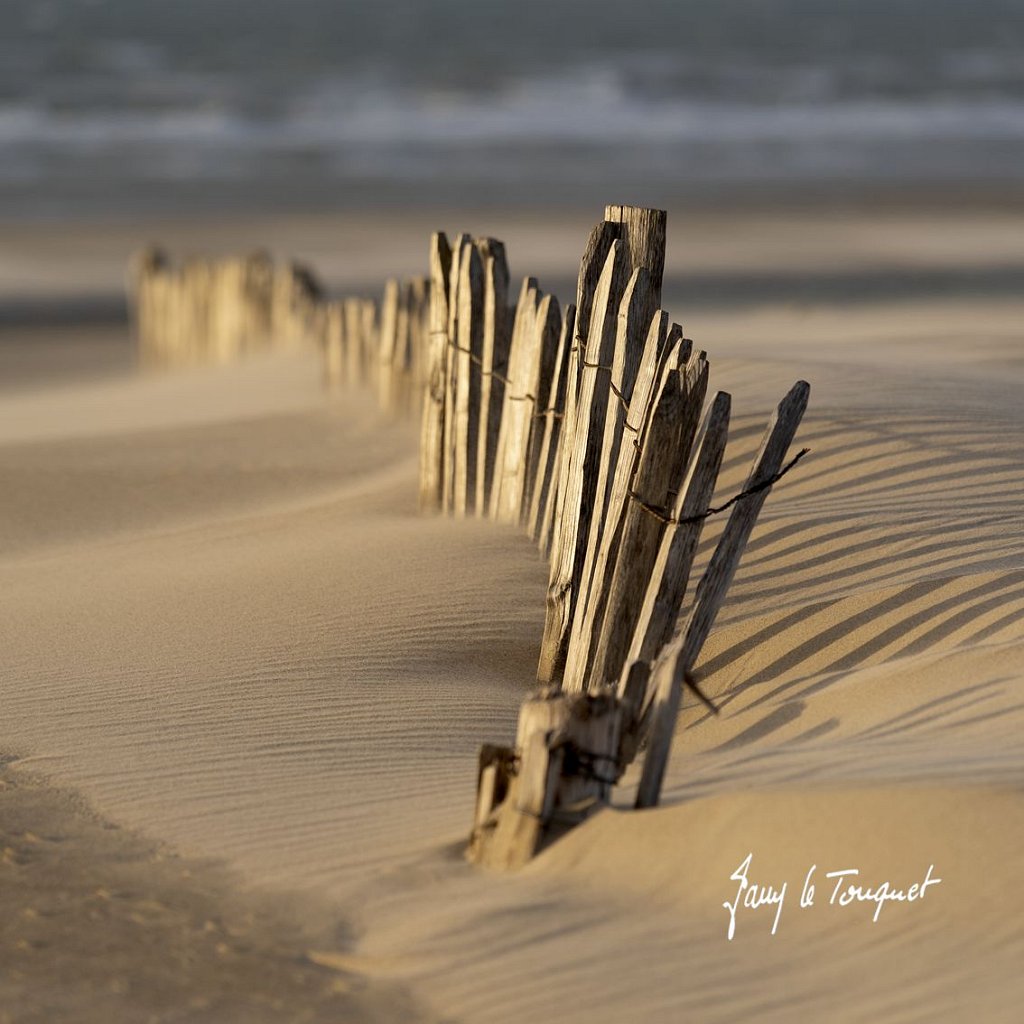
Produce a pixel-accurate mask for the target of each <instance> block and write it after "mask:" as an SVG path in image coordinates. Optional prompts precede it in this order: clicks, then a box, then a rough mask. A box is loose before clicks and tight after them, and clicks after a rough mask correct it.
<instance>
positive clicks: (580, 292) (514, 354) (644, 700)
mask: <svg viewBox="0 0 1024 1024" xmlns="http://www.w3.org/2000/svg"><path fill="white" fill-rule="evenodd" d="M665 232H666V216H665V213H664V211H661V210H648V209H640V208H637V207H630V206H609V207H607V208H606V209H605V214H604V219H603V220H602V221H601V222H600V223H598V224H597V225H596V226H595V227H594V229H593V230H592V231H591V233H590V236H589V238H588V239H587V242H586V245H585V247H584V251H583V258H582V260H581V262H580V268H579V276H578V279H577V289H576V297H575V298H576V301H575V303H574V304H572V305H568V306H566V307H565V309H564V311H563V309H562V307H561V306H560V305H559V302H558V300H557V299H556V298H555V296H554V295H551V294H549V293H546V292H545V291H544V290H543V289H542V288H541V286H540V283H539V282H538V281H537V279H536V278H534V277H529V276H526V277H523V278H521V279H518V282H519V283H518V286H517V289H516V291H515V292H514V294H513V293H510V287H511V282H512V280H513V279H512V277H511V275H510V272H509V265H508V260H507V255H506V252H505V247H504V245H503V244H502V243H501V242H500V241H498V240H497V239H494V238H486V237H483V238H473V237H472V236H470V235H468V234H462V235H458V236H456V237H455V238H454V239H453V240H452V241H451V242H449V240H448V238H447V236H446V235H444V234H442V233H437V234H434V235H433V236H432V237H431V239H430V249H429V276H428V277H427V278H415V279H412V280H408V281H399V280H391V281H388V282H387V284H386V286H385V288H384V292H383V296H382V298H381V301H380V302H377V301H375V300H372V299H365V298H346V299H343V300H329V299H327V298H325V296H324V294H323V289H322V288H321V287H320V285H319V284H318V283H317V282H316V280H315V279H314V278H313V276H312V274H310V272H309V271H307V270H305V269H304V268H302V267H299V266H296V265H292V264H287V265H285V266H283V267H275V266H274V265H273V264H272V263H271V262H270V260H269V259H268V258H267V257H266V256H263V255H255V256H251V257H247V258H245V259H241V260H225V261H220V262H211V261H203V260H193V261H189V262H188V263H185V264H182V265H180V266H173V265H172V264H171V263H170V261H169V260H168V259H167V257H166V256H165V255H164V254H163V253H161V252H159V251H158V250H151V251H149V252H147V253H145V254H144V255H143V256H142V257H141V258H140V259H139V260H138V262H137V265H136V268H135V275H134V281H135V290H134V309H135V314H136V320H137V325H138V334H139V343H140V351H141V353H142V356H143V359H144V361H146V362H148V363H153V364H160V365H166V364H171V363H183V362H199V361H216V362H223V361H226V360H228V359H231V358H234V357H235V356H236V355H238V354H240V353H242V352H246V351H250V350H254V349H259V348H267V347H271V346H289V345H298V344H302V343H305V342H312V343H315V344H316V345H318V346H319V347H320V349H321V352H322V359H323V364H322V365H323V372H324V379H325V382H326V384H327V386H328V388H329V389H331V390H340V389H343V388H346V387H350V386H360V387H364V388H370V389H372V390H373V392H374V393H375V394H376V395H377V397H378V400H379V402H380V405H381V406H382V408H384V409H385V410H386V411H388V412H392V413H397V414H401V415H406V416H418V417H420V424H421V439H420V475H419V501H420V508H421V509H422V510H423V511H424V512H435V513H436V512H445V513H447V514H449V515H452V516H456V517H467V516H487V517H490V518H492V519H495V520H498V521H499V522H501V523H506V524H510V525H515V526H518V527H520V528H522V529H524V530H525V531H526V532H527V534H528V535H529V537H530V538H531V539H532V540H533V541H534V542H535V543H536V544H537V546H538V548H539V550H540V551H541V553H542V555H543V556H544V557H546V558H547V559H548V564H549V576H548V588H547V599H546V601H547V603H546V616H545V622H544V632H543V636H542V637H541V643H540V655H539V659H538V665H537V681H538V683H539V684H541V688H540V689H539V690H538V691H537V692H536V693H535V694H533V695H532V696H531V697H529V698H528V699H527V700H526V702H525V703H524V704H523V707H522V710H521V713H520V716H519V726H518V731H517V734H516V740H515V744H514V746H512V747H509V748H503V747H498V746H493V745H485V746H484V747H483V749H482V751H481V754H480V766H479V772H478V779H477V802H476V813H475V817H474V824H473V832H472V839H471V842H470V847H469V856H470V857H471V858H472V859H473V860H475V861H477V862H479V863H481V864H486V865H488V866H491V867H496V868H503V869H509V868H515V867H519V866H520V865H522V864H524V863H525V862H526V861H527V860H529V859H530V858H531V857H532V856H533V855H534V854H535V853H537V852H538V851H539V850H540V849H542V848H543V847H544V845H545V844H547V843H548V842H550V841H551V840H552V839H554V838H556V837H557V836H558V835H560V834H562V833H563V832H564V831H565V830H566V829H567V828H571V827H572V826H574V825H576V824H578V823H579V822H581V821H583V820H584V819H585V818H586V817H587V816H588V815H590V814H591V813H593V812H594V811H595V810H597V809H599V808H600V807H602V806H604V805H605V804H607V803H608V801H609V800H610V798H611V793H612V790H613V787H614V786H615V785H616V784H617V783H618V782H619V780H620V778H621V777H622V775H623V773H624V772H625V771H626V769H627V767H628V766H629V764H630V762H631V761H632V760H633V759H634V758H635V756H636V754H637V753H638V751H640V750H641V749H643V748H644V747H645V746H646V756H645V758H644V764H643V771H642V774H641V778H640V782H639V788H638V792H637V796H636V805H637V806H638V807H650V806H653V805H654V804H656V803H657V802H658V799H659V796H660V792H661V786H662V780H663V778H664V773H665V766H666V764H667V760H668V755H669V751H670V747H671V743H672V739H673V736H674V735H675V731H676V724H677V718H678V713H679V707H680V702H681V699H682V690H683V687H684V686H690V687H691V688H692V689H693V690H694V692H695V693H696V694H697V695H698V696H699V697H700V698H701V699H703V700H707V697H706V695H704V694H703V693H702V691H701V690H700V689H699V687H698V684H697V683H696V681H695V678H694V675H693V672H694V669H695V667H696V665H697V663H698V659H699V656H700V653H701V649H702V647H703V645H704V642H705V640H706V639H707V636H708V633H709V632H710V630H711V628H712V626H713V624H714V621H715V618H716V616H717V614H718V611H719V609H720V607H721V606H722V603H723V602H724V600H725V597H726V593H727V591H728V588H729V585H730V583H731V582H732V579H733V576H734V575H735V573H736V569H737V566H738V565H739V561H740V558H741V556H742V554H743V551H744V548H745V547H746V544H747V541H748V539H749V537H750V535H751V532H752V531H753V528H754V525H755V523H756V520H757V516H758V513H759V512H760V510H761V507H762V506H763V504H764V502H765V499H766V498H767V497H768V494H769V492H770V490H771V488H772V485H773V484H774V483H775V482H776V481H777V480H778V479H779V478H780V477H781V476H782V475H783V474H784V473H785V472H787V471H788V469H789V468H790V467H791V466H792V465H793V462H794V461H795V460H792V461H790V462H789V463H788V464H786V453H787V451H788V450H789V447H790V444H791V443H792V441H793V438H794V436H795V434H796V431H797V428H798V427H799V425H800V421H801V419H802V417H803V413H804V410H805V409H806V407H807V399H808V394H809V391H810V388H809V385H808V384H807V383H806V382H804V381H799V382H797V383H796V384H795V385H794V387H793V388H792V390H791V391H790V392H789V394H788V395H786V397H785V398H784V399H783V401H782V403H781V404H780V405H779V407H778V409H777V410H776V411H775V413H774V415H773V416H772V418H771V421H770V422H769V424H768V428H767V430H766V432H765V436H764V440H763V441H762V444H761V448H760V450H759V451H758V453H757V456H756V457H755V459H754V463H753V466H752V467H751V469H750V472H749V474H748V476H747V480H746V483H745V484H744V485H743V488H742V490H741V491H740V492H739V493H738V494H737V495H734V496H733V498H732V499H731V500H729V501H728V502H726V503H725V505H724V506H722V507H721V508H720V509H718V510H717V511H721V512H724V511H726V510H728V511H729V515H728V519H727V520H726V521H725V526H724V528H723V530H722V533H721V535H720V538H719V540H718V544H717V547H716V548H715V550H714V553H713V554H712V556H711V560H710V562H709V564H708V566H707V569H706V570H705V572H704V575H703V577H702V578H701V579H700V581H699V582H698V583H697V586H696V587H695V588H690V586H689V584H690V578H691V575H692V574H693V567H694V562H695V559H696V554H697V547H698V543H699V541H700V538H701V533H702V530H703V526H704V523H705V521H706V520H707V518H708V517H709V516H710V515H712V514H715V513H716V510H715V509H713V508H712V505H711V503H712V499H713V496H714V495H715V490H716V486H717V482H718V473H719V469H720V468H721V466H722V463H723V457H724V453H725V448H726V442H727V439H728V433H729V419H730V414H731V399H730V397H729V395H728V394H727V393H725V392H718V393H717V394H715V395H714V396H713V397H712V398H711V400H710V401H709V402H708V403H707V405H706V407H705V399H706V397H707V393H708V385H709V378H710V368H709V364H708V359H707V355H706V353H704V352H703V351H701V350H699V349H695V348H694V346H693V343H692V342H691V341H690V340H689V339H687V338H685V337H684V336H683V330H682V328H681V327H680V326H679V325H678V324H676V323H673V322H672V320H671V317H670V316H669V314H668V313H667V312H666V311H665V310H664V309H662V308H661V305H662V302H661V290H662V279H663V276H664V271H665ZM801 454H802V453H801ZM797 458H799V456H797Z"/></svg>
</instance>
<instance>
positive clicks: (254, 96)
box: [0, 0, 1024, 220]
mask: <svg viewBox="0 0 1024 1024" xmlns="http://www.w3.org/2000/svg"><path fill="white" fill-rule="evenodd" d="M5 8H6V13H5V32H4V35H3V37H2V39H0V146H2V147H3V152H4V160H3V161H2V162H0V217H2V218H4V219H8V220H10V219H16V220H35V219H53V218H74V217H97V216H99V217H102V216H104V215H107V214H110V215H113V214H117V213H124V212H130V213H133V214H146V213H150V214H175V215H179V214H180V215H188V214H189V213H196V214H200V213H205V212H209V211H211V210H222V211H231V210H238V211H244V210H249V209H251V210H260V211H261V212H270V213H272V212H274V211H278V210H280V211H288V210H292V209H296V208H303V209H337V210H344V209H346V208H351V207H353V206H366V207H373V206H375V205H394V206H399V207H406V208H408V207H415V206H425V207H426V206H451V205H453V204H460V205H467V204H468V205H473V206H477V207H506V208H517V207H524V206H541V207H543V206H549V205H552V204H558V203H569V204H591V205H592V204H593V203H595V202H601V203H603V202H606V201H609V200H613V201H619V200H620V199H622V198H626V199H628V201H635V202H641V203H649V204H651V205H669V204H671V203H673V202H681V201H686V200H688V199H697V200H701V199H711V198H716V197H717V198H719V199H720V198H723V197H724V198H726V199H729V198H736V199H742V198H744V197H747V198H750V197H756V196H758V195H760V194H767V195H776V196H778V195H789V196H792V197H798V198H802V199H805V200H813V199H814V198H815V197H828V196H830V195H844V196H852V197H856V196H857V195H859V194H869V193H871V192H879V191H881V192H885V191H887V190H888V191H893V192H896V193H905V194H907V195H908V196H912V195H913V194H914V193H916V192H919V191H920V190H925V191H927V190H931V191H933V192H936V193H941V192H943V191H945V190H949V191H958V192H960V193H962V194H976V195H984V194H985V193H986V190H990V189H991V190H994V191H995V192H1003V193H1006V194H1014V195H1015V194H1017V193H1018V192H1019V191H1024V189H1022V186H1024V174H1022V168H1024V4H1020V3H1014V2H1010V0H975V2H973V3H971V4H970V5H965V4H962V3H954V2H952V0H931V2H927V3H926V2H924V0H895V2H891V3H883V2H880V0H861V2H859V3H856V4H851V3H848V2H845V0H718V2H712V0H633V2H631V3H630V4H628V5H622V4H614V3H610V2H607V0H589V2H584V3H581V2H578V0H547V2H545V3H543V4H533V3H524V4H519V5H498V4H487V3H480V2H474V3H470V2H469V0H428V2H416V0H390V2H387V3H384V2H380V0H376V2H373V0H355V2H351V0H350V2H343V3H338V2H331V0H290V2H288V3H284V2H275V0H249V2H246V3H242V2H241V0H219V2H216V3H214V2H210V0H177V2H176V3H175V4H173V5H169V4H157V3H153V2H145V0H141V2H140V0H7V3H6V4H5Z"/></svg>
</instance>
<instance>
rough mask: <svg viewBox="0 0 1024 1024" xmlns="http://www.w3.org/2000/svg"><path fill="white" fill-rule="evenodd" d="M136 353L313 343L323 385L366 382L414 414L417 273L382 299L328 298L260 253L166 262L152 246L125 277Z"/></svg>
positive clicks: (420, 354)
mask: <svg viewBox="0 0 1024 1024" xmlns="http://www.w3.org/2000/svg"><path fill="white" fill-rule="evenodd" d="M129 297H130V304H131V307H132V309H133V312H134V317H135V324H136V334H137V338H138V348H139V356H140V361H141V362H142V364H143V365H146V366H156V367H171V366H191V365H202V364H211V363H214V364H216V363H228V362H231V361H233V360H235V359H237V358H239V357H240V356H244V355H248V354H251V353H254V352H259V351H267V350H270V349H289V348H297V347H300V346H304V345H310V344H314V345H317V346H319V348H320V350H321V351H322V353H323V368H324V381H325V383H326V385H327V386H328V387H329V388H330V389H332V390H340V389H343V388H344V387H346V386H358V387H370V388H373V389H374V390H375V391H376V393H377V396H378V398H379V401H380V403H381V405H382V406H383V407H384V408H385V409H388V410H390V411H393V412H397V413H405V414H410V415H419V410H420V405H421V403H422V400H423V395H424V389H425V383H426V372H427V353H428V339H427V321H426V315H427V306H428V301H427V298H428V282H427V280H426V278H414V279H412V280H410V281H404V282H399V281H388V282H387V285H386V286H385V289H384V294H383V297H382V299H381V300H380V301H379V302H378V301H376V300H374V299H369V298H345V299H341V300H335V299H331V298H329V297H328V296H326V294H325V291H324V288H323V286H322V285H321V284H320V282H319V281H318V280H317V278H316V276H315V275H314V274H313V272H312V271H311V270H309V269H308V268H307V267H304V266H302V265H300V264H297V263H285V264H282V265H275V264H274V262H273V261H272V260H271V259H270V257H269V256H267V255H266V254H265V253H257V254H254V255H251V256H246V257H242V258H228V259H219V260H214V259H190V260H187V261H185V262H182V263H180V264H174V263H172V262H171V260H170V259H169V258H168V256H167V255H166V254H165V253H163V252H162V251H160V250H159V249H149V250H147V251H146V252H145V253H143V254H142V255H141V256H140V257H139V258H138V259H137V260H136V261H135V265H134V268H133V273H132V275H131V286H130V296H129Z"/></svg>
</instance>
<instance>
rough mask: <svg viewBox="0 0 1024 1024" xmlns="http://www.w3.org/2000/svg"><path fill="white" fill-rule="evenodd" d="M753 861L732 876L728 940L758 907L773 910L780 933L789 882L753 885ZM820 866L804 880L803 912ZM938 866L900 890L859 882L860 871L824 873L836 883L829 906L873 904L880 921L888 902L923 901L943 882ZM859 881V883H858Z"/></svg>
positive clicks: (810, 903)
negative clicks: (743, 915)
mask: <svg viewBox="0 0 1024 1024" xmlns="http://www.w3.org/2000/svg"><path fill="white" fill-rule="evenodd" d="M753 859H754V855H753V853H748V854H747V856H746V857H744V858H743V860H742V861H741V862H740V865H739V867H738V868H736V870H735V871H734V872H733V873H732V874H731V875H730V876H729V878H730V880H731V881H733V882H738V883H739V885H738V887H737V889H736V896H735V897H734V898H733V899H732V900H731V901H730V900H726V901H725V902H724V903H723V904H722V906H723V907H724V908H725V909H726V910H727V911H728V913H729V931H728V937H729V941H730V942H731V941H732V937H733V936H734V935H735V934H736V916H737V914H738V913H739V911H740V910H741V909H742V910H757V909H758V908H759V907H774V908H775V919H774V921H773V922H772V935H774V934H775V933H776V932H777V931H778V927H779V920H780V919H781V917H782V908H783V905H784V904H785V902H786V894H787V892H788V890H789V883H788V882H783V883H782V884H781V885H765V884H763V883H759V882H754V881H752V880H751V877H750V865H751V862H752V861H753ZM817 870H818V865H817V864H812V865H811V867H810V869H809V870H808V872H807V875H806V876H805V878H804V885H803V889H802V890H801V892H800V909H801V910H805V909H807V908H808V907H812V906H814V900H815V894H816V891H817V886H816V884H815V881H814V878H815V872H816V871H817ZM934 871H935V865H934V864H929V865H928V870H927V871H926V872H925V875H924V879H923V880H922V881H920V882H915V883H914V884H913V885H911V886H909V888H904V889H900V888H897V887H896V886H895V885H893V883H892V882H889V881H885V882H880V883H878V884H877V885H875V886H873V887H872V886H870V885H863V884H861V882H860V871H859V869H857V868H842V869H841V870H838V871H827V872H825V876H824V877H825V878H827V879H829V880H832V879H834V880H835V883H834V884H833V885H832V888H831V892H830V893H829V897H828V904H829V906H833V907H849V906H850V905H851V904H856V903H874V904H875V912H874V915H873V916H872V921H873V922H877V921H878V917H879V915H880V914H881V913H882V907H883V906H885V904H886V903H914V902H916V901H917V900H921V899H924V896H925V893H926V891H927V889H928V887H929V886H931V885H938V884H939V883H940V882H941V881H942V879H941V878H934V877H932V874H933V872H934ZM855 880H856V881H855Z"/></svg>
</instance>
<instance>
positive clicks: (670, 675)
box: [636, 380, 811, 807]
mask: <svg viewBox="0 0 1024 1024" xmlns="http://www.w3.org/2000/svg"><path fill="white" fill-rule="evenodd" d="M810 390H811V386H810V385H809V384H808V383H807V382H806V381H802V380H801V381H797V383H796V384H794V385H793V387H792V388H791V389H790V391H789V393H788V394H787V395H786V397H785V398H784V399H783V400H782V402H780V403H779V406H778V408H777V409H776V410H775V412H774V413H773V414H772V418H771V420H770V421H769V423H768V427H767V429H766V430H765V434H764V438H763V439H762V441H761V447H760V450H759V451H758V453H757V455H756V456H755V458H754V464H753V468H752V469H751V471H750V475H749V476H748V477H747V481H746V484H745V485H744V488H743V491H744V493H745V496H744V497H741V498H740V499H739V500H738V501H737V502H736V504H735V505H734V506H733V509H732V512H731V513H730V515H729V520H728V522H727V523H726V525H725V530H724V531H723V533H722V536H721V538H720V539H719V541H718V546H717V547H716V548H715V552H714V554H713V555H712V556H711V561H710V563H709V564H708V567H707V570H706V571H705V573H704V575H703V577H702V578H701V581H700V583H699V584H698V585H697V593H696V595H695V597H694V602H693V606H692V607H691V609H690V613H689V615H688V616H687V618H686V620H685V622H682V623H681V624H680V625H679V626H678V627H677V629H676V632H675V633H674V635H673V638H672V640H671V641H670V642H669V643H668V644H666V645H665V647H664V648H662V651H661V653H660V655H659V656H658V659H657V661H656V662H655V664H654V668H653V670H652V673H651V684H652V688H653V691H654V697H653V707H652V708H651V710H650V717H651V726H650V741H649V744H648V748H647V756H646V757H645V759H644V767H643V774H642V776H641V779H640V788H639V790H638V791H637V797H636V805H637V807H653V806H654V805H655V804H657V802H658V798H659V797H660V795H661V783H662V780H663V779H664V776H665V766H666V764H667V763H668V754H669V750H670V749H671V746H672V736H673V734H674V733H675V727H676V719H677V718H678V715H679V702H680V698H681V695H682V688H683V683H684V682H685V678H686V676H687V675H688V674H689V673H690V672H691V671H692V669H693V666H694V664H695V663H696V661H697V657H698V656H699V654H700V651H701V648H702V647H703V646H704V641H705V640H706V639H707V636H708V633H709V632H710V631H711V626H712V625H713V624H714V621H715V616H717V615H718V610H719V608H721V606H722V602H723V601H724V600H725V595H726V592H727V591H728V589H729V584H730V583H731V582H732V578H733V576H734V575H735V573H736V567H737V566H738V565H739V561H740V557H741V556H742V554H743V550H744V548H745V547H746V545H747V541H748V540H749V539H750V534H751V531H752V530H753V529H754V524H755V522H756V521H757V515H758V513H759V512H760V511H761V506H762V505H764V502H765V499H766V498H767V497H768V492H769V491H770V490H771V486H772V482H773V481H774V479H775V478H776V475H777V474H778V473H779V470H780V469H781V468H782V462H783V460H784V459H785V457H786V452H787V451H788V450H789V446H790V443H791V442H792V440H793V437H794V435H795V434H796V431H797V428H798V427H799V426H800V421H801V419H803V415H804V411H805V410H806V408H807V399H808V396H809V395H810Z"/></svg>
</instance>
